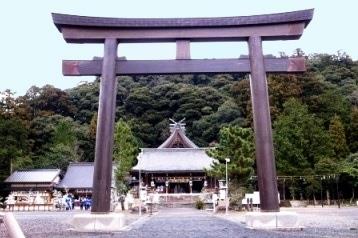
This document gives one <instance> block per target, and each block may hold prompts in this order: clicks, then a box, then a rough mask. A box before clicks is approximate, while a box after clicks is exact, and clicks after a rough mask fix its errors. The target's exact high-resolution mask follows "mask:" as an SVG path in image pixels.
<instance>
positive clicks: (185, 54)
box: [176, 40, 190, 60]
mask: <svg viewBox="0 0 358 238" xmlns="http://www.w3.org/2000/svg"><path fill="white" fill-rule="evenodd" d="M176 46H177V55H176V59H177V60H182V59H190V41H188V40H177V42H176Z"/></svg>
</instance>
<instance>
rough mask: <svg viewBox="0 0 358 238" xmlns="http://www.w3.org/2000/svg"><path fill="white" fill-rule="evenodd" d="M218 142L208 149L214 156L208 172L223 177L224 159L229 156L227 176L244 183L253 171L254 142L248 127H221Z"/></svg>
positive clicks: (210, 154)
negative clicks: (212, 164)
mask: <svg viewBox="0 0 358 238" xmlns="http://www.w3.org/2000/svg"><path fill="white" fill-rule="evenodd" d="M219 134H220V141H219V144H218V145H217V146H216V147H215V148H214V149H211V150H209V151H208V154H209V156H211V157H213V158H215V159H216V160H217V161H216V162H214V166H212V169H211V170H209V171H208V172H209V174H210V175H212V176H215V177H217V178H225V167H226V164H225V159H226V158H229V159H230V162H229V163H228V176H229V178H230V180H232V181H234V182H236V183H237V184H245V183H246V182H247V180H248V179H249V177H250V176H251V175H252V173H253V165H254V143H253V133H252V130H251V129H250V128H241V127H239V126H228V127H223V128H222V129H221V130H220V133H219Z"/></svg>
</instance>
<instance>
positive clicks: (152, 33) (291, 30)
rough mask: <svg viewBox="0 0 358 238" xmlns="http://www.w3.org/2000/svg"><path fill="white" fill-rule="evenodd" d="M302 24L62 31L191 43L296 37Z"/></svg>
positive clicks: (75, 39)
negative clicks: (188, 41)
mask: <svg viewBox="0 0 358 238" xmlns="http://www.w3.org/2000/svg"><path fill="white" fill-rule="evenodd" d="M304 27H305V23H303V22H300V23H286V24H273V25H262V26H236V27H214V28H203V27H197V28H196V27H191V28H180V29H176V28H164V29H157V28H153V29H140V28H139V29H125V28H124V29H123V28H119V29H116V28H84V27H74V26H64V27H63V28H62V34H63V37H64V39H65V40H66V42H68V43H103V42H104V40H105V39H107V38H114V39H117V40H118V41H119V42H121V43H138V42H145V43H151V42H175V41H177V40H180V39H186V40H190V41H194V42H210V41H246V40H247V39H248V37H250V36H261V37H262V39H263V40H289V39H298V38H300V36H301V35H302V33H303V30H304Z"/></svg>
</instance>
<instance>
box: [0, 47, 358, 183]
mask: <svg viewBox="0 0 358 238" xmlns="http://www.w3.org/2000/svg"><path fill="white" fill-rule="evenodd" d="M307 64H308V71H307V72H306V73H304V74H298V75H276V74H272V75H268V85H269V91H270V103H271V116H272V121H273V130H274V143H275V149H276V152H275V155H276V160H277V168H278V173H279V174H280V175H295V174H297V175H301V174H328V173H337V171H338V170H337V165H338V164H339V165H340V167H341V168H342V166H343V165H346V167H344V169H341V170H340V171H341V172H342V171H343V172H342V173H345V174H346V175H347V176H350V177H352V178H353V177H354V178H355V181H356V183H357V177H358V174H357V173H358V172H357V171H358V165H357V163H358V153H357V152H358V85H357V83H358V62H357V61H352V59H351V58H350V57H349V56H348V55H346V54H344V53H338V54H337V55H328V54H314V55H310V56H307ZM9 87H11V85H9ZM98 94H99V79H97V80H95V81H94V82H89V83H84V84H81V85H79V86H77V87H75V88H72V89H68V90H65V91H63V90H61V89H58V88H55V87H53V86H50V85H46V86H44V87H42V88H39V87H36V86H33V87H31V88H30V89H29V90H28V91H27V93H26V94H25V95H24V96H20V97H14V95H13V93H12V91H10V90H7V91H5V92H2V97H1V101H0V144H1V145H0V180H4V179H5V178H6V177H7V176H8V175H9V173H10V170H14V169H19V168H51V167H56V168H61V169H65V168H66V166H67V165H68V163H69V162H71V161H93V159H94V143H95V134H96V116H97V115H96V111H97V109H98ZM120 118H122V119H123V120H124V121H126V122H128V123H129V125H130V126H131V128H132V130H133V132H134V135H135V136H136V137H137V139H138V141H139V143H140V146H141V147H156V146H158V145H159V144H161V142H163V140H164V139H165V138H166V137H167V136H168V135H169V128H168V124H169V118H173V119H174V120H181V119H183V118H185V122H186V125H187V127H186V128H187V134H188V136H189V138H191V139H192V140H193V141H194V142H195V143H196V144H198V145H199V146H204V147H206V146H210V145H211V144H212V143H215V142H216V141H217V140H218V135H219V130H220V128H221V127H223V126H225V125H239V126H242V127H251V126H252V115H251V104H250V87H249V80H248V76H247V75H245V74H242V75H241V74H237V75H231V74H216V75H164V76H136V77H129V76H124V77H119V78H118V92H117V110H116V121H117V120H119V119H120ZM355 186H356V185H355Z"/></svg>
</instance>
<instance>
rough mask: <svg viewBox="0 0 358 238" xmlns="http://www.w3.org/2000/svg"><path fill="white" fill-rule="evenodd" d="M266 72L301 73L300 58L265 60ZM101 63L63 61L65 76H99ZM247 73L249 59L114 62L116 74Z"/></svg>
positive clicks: (301, 62)
mask: <svg viewBox="0 0 358 238" xmlns="http://www.w3.org/2000/svg"><path fill="white" fill-rule="evenodd" d="M264 62H265V70H266V72H270V73H281V72H288V73H296V72H304V71H305V70H306V68H305V62H304V58H303V57H298V58H265V59H264ZM101 72H102V60H100V59H97V60H64V61H63V62H62V73H63V75H65V76H91V75H95V76H99V75H101ZM240 72H243V73H249V72H250V60H249V59H203V60H201V59H195V60H117V62H116V75H136V74H192V73H240Z"/></svg>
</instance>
